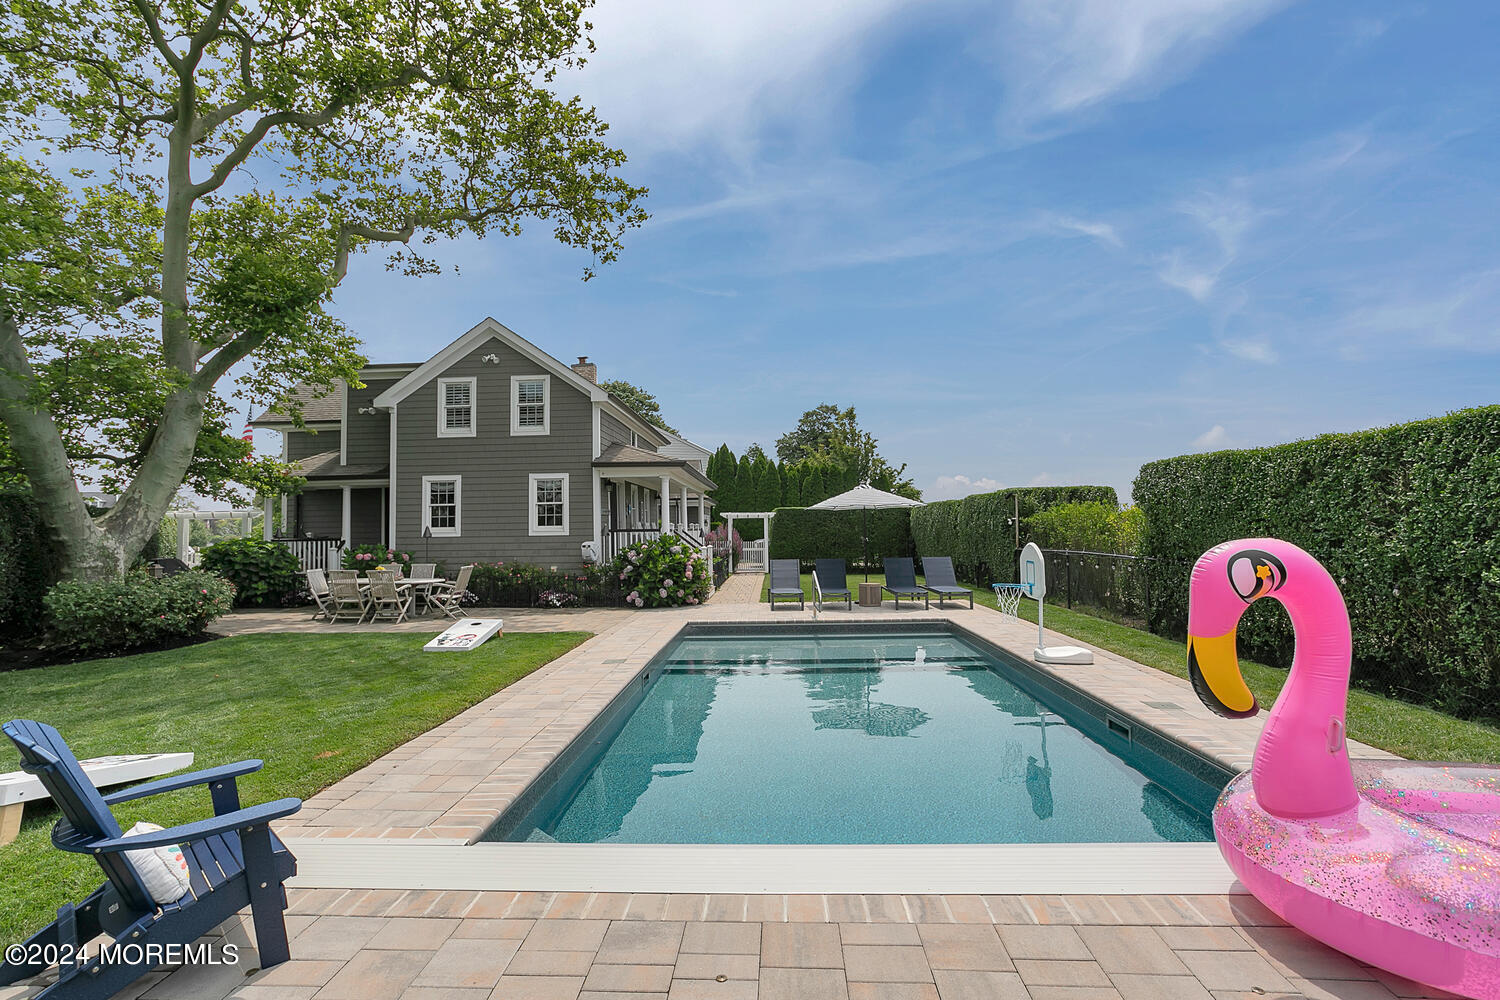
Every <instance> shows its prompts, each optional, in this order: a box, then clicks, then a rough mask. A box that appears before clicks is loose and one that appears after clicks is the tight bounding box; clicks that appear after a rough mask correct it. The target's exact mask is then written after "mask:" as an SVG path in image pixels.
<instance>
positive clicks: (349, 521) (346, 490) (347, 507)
mask: <svg viewBox="0 0 1500 1000" xmlns="http://www.w3.org/2000/svg"><path fill="white" fill-rule="evenodd" d="M343 492H344V521H343V528H342V529H341V530H342V531H343V537H344V544H345V545H347V546H350V547H352V546H353V544H354V542H353V539H351V538H350V537H349V529H350V525H351V524H352V523H353V518H352V517H350V504H349V487H347V486H345V487H344V488H343Z"/></svg>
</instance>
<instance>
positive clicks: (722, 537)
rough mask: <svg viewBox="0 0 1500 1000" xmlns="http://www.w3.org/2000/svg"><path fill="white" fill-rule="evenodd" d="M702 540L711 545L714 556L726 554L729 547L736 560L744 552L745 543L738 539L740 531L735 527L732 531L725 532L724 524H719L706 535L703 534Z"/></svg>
mask: <svg viewBox="0 0 1500 1000" xmlns="http://www.w3.org/2000/svg"><path fill="white" fill-rule="evenodd" d="M703 540H704V541H705V542H707V543H708V544H709V545H712V546H713V550H714V554H715V555H716V556H720V557H723V556H727V555H728V554H729V550H730V549H731V548H733V549H734V558H735V559H736V560H738V559H739V558H740V556H742V555H744V554H745V543H744V542H743V541H742V540H741V539H740V532H739V529H737V528H736V529H735V530H734V531H733V532H731V533H728V534H726V533H725V531H724V526H723V525H722V524H721V525H719V526H718V527H717V528H714V529H713V530H712V531H710V532H709V533H708V534H707V535H704V536H703Z"/></svg>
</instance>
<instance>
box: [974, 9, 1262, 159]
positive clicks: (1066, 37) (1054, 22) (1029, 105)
mask: <svg viewBox="0 0 1500 1000" xmlns="http://www.w3.org/2000/svg"><path fill="white" fill-rule="evenodd" d="M1284 6H1286V0H1012V2H1011V4H1010V5H1009V9H1008V16H1006V17H1005V18H1004V19H1003V23H1002V24H1001V26H1000V28H999V30H998V32H997V35H996V39H997V44H998V47H999V48H1000V49H1001V52H1000V53H999V56H998V58H997V62H999V64H1000V67H1001V70H1000V71H1001V73H1002V75H1003V78H1004V79H1005V82H1006V85H1007V105H1008V106H1007V111H1006V118H1007V119H1008V124H1009V125H1010V126H1011V127H1012V128H1013V129H1014V130H1016V131H1018V132H1022V133H1027V132H1037V131H1045V130H1046V129H1047V128H1048V127H1056V125H1057V120H1058V118H1059V117H1061V116H1065V115H1069V114H1073V113H1076V112H1080V111H1084V110H1087V109H1089V108H1092V107H1095V106H1098V105H1100V104H1103V103H1105V102H1107V101H1110V100H1114V99H1119V98H1121V97H1140V96H1145V95H1149V94H1151V93H1154V92H1155V91H1157V90H1159V89H1160V88H1161V87H1162V86H1164V85H1166V84H1168V83H1171V82H1175V81H1176V80H1179V79H1181V78H1182V77H1184V76H1186V75H1187V74H1188V73H1190V72H1191V71H1192V70H1193V69H1194V68H1195V67H1196V66H1197V64H1198V63H1199V62H1200V61H1201V60H1202V59H1203V58H1204V57H1205V56H1206V55H1208V54H1209V53H1210V52H1212V51H1213V50H1214V49H1215V48H1217V47H1218V46H1219V45H1221V44H1223V43H1224V41H1225V40H1226V39H1228V38H1230V37H1231V36H1233V35H1234V34H1237V33H1238V32H1241V31H1244V30H1245V29H1247V28H1249V27H1250V26H1251V25H1254V24H1255V23H1257V22H1259V21H1261V20H1263V19H1264V18H1266V17H1267V16H1269V15H1270V14H1272V13H1273V12H1275V11H1276V10H1278V9H1280V8H1281V7H1284Z"/></svg>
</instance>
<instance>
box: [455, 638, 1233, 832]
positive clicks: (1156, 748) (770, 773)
mask: <svg viewBox="0 0 1500 1000" xmlns="http://www.w3.org/2000/svg"><path fill="white" fill-rule="evenodd" d="M1229 777H1230V774H1229V773H1227V772H1223V771H1222V770H1220V769H1218V768H1216V767H1214V766H1212V765H1210V764H1208V763H1207V762H1206V761H1204V760H1203V759H1202V758H1198V757H1196V756H1195V755H1193V754H1191V753H1190V752H1189V751H1187V750H1185V749H1184V748H1181V747H1178V746H1177V745H1176V744H1173V743H1170V741H1166V740H1164V739H1162V738H1161V737H1159V736H1157V735H1156V734H1154V733H1151V732H1149V731H1147V730H1144V729H1142V728H1141V727H1139V726H1138V725H1135V724H1130V723H1127V722H1125V721H1123V720H1120V719H1117V718H1114V717H1112V716H1111V715H1110V714H1109V712H1108V711H1107V708H1106V707H1105V706H1101V705H1099V704H1098V703H1096V702H1093V701H1092V700H1091V699H1088V698H1087V696H1084V695H1082V694H1081V693H1079V692H1077V691H1076V689H1073V688H1070V687H1067V686H1066V685H1060V684H1058V683H1057V681H1056V680H1055V679H1053V678H1050V677H1048V676H1047V675H1046V674H1045V673H1044V672H1042V671H1039V670H1036V669H1035V668H1033V667H1032V666H1031V665H1029V664H1026V663H1025V662H1023V661H1020V660H1018V659H1016V658H1014V657H1012V656H1010V655H1009V654H1008V653H1006V652H1005V651H1003V650H1001V649H999V648H997V647H994V646H991V645H989V644H988V643H985V642H983V641H982V640H979V639H978V638H977V637H975V636H973V635H971V634H968V633H966V632H963V631H962V630H961V629H958V628H956V627H948V626H941V625H923V626H909V627H904V628H903V627H895V628H893V627H890V626H884V625H882V626H878V627H874V626H845V627H837V626H829V625H816V626H810V627H809V626H804V625H795V626H759V627H757V626H736V627H733V628H726V627H713V626H690V627H689V628H688V629H685V630H684V632H683V633H682V634H681V635H680V636H679V637H678V638H677V639H676V640H675V641H674V642H672V643H671V644H670V645H669V646H668V647H667V648H666V649H664V650H663V651H662V653H661V654H659V655H658V656H657V657H656V658H654V659H653V661H652V663H651V664H650V665H648V666H647V667H646V669H645V670H643V671H642V674H641V676H640V678H638V679H637V681H635V682H634V683H633V684H632V685H631V686H630V687H629V688H627V690H626V691H625V692H624V693H622V695H621V696H620V697H619V698H617V699H616V700H615V702H614V703H612V704H611V705H610V707H609V708H608V709H606V710H605V711H604V712H603V713H601V715H600V716H599V718H598V719H596V720H595V722H594V723H593V724H592V725H591V726H590V727H589V728H588V729H587V730H585V732H584V733H583V734H582V735H580V736H579V738H578V739H576V740H575V741H574V743H573V744H572V745H571V746H569V747H568V749H567V750H566V751H564V753H563V754H562V755H561V756H560V757H559V758H558V759H557V760H556V761H554V762H553V764H552V765H551V766H550V767H549V768H548V769H547V770H546V771H545V772H544V773H543V774H542V775H541V777H540V778H539V779H538V780H537V781H536V782H534V783H533V785H532V786H531V788H529V789H528V790H527V792H526V794H525V795H523V796H522V797H521V799H519V800H518V801H517V802H516V803H515V804H514V805H513V806H512V807H511V808H510V809H508V810H507V811H506V812H505V813H504V814H503V815H502V816H500V818H499V819H498V820H497V821H496V822H495V824H494V825H493V826H492V827H491V828H490V830H489V831H487V832H486V834H485V835H484V836H483V837H482V838H481V839H482V840H503V841H560V842H567V843H604V842H616V843H637V844H653V843H654V844H666V843H685V844H686V843H693V844H735V843H741V844H943V843H952V844H957V843H1126V842H1152V841H1156V842H1160V841H1175V842H1184V841H1207V840H1211V839H1213V828H1212V824H1211V821H1210V819H1209V815H1210V811H1211V809H1212V807H1213V802H1214V799H1215V797H1216V796H1217V794H1218V792H1219V790H1220V789H1221V788H1222V787H1223V785H1224V783H1225V782H1227V780H1228V779H1229Z"/></svg>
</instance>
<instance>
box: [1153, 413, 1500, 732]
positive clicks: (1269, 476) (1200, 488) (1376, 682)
mask: <svg viewBox="0 0 1500 1000" xmlns="http://www.w3.org/2000/svg"><path fill="white" fill-rule="evenodd" d="M1135 500H1136V502H1137V503H1138V504H1140V506H1141V507H1142V508H1143V509H1144V510H1145V512H1146V530H1145V541H1144V550H1145V554H1147V555H1150V556H1156V557H1158V558H1159V559H1161V560H1163V562H1162V563H1153V564H1152V570H1151V573H1152V579H1151V595H1152V596H1151V604H1152V609H1151V623H1150V624H1151V627H1152V630H1153V631H1156V632H1159V633H1161V634H1163V635H1170V636H1175V637H1179V638H1180V637H1181V636H1182V635H1183V634H1184V629H1185V627H1186V623H1187V601H1188V590H1187V574H1188V571H1189V569H1190V567H1191V565H1192V563H1193V562H1194V561H1195V560H1196V559H1197V558H1198V556H1200V555H1201V554H1203V552H1205V551H1206V550H1208V549H1210V548H1212V547H1213V546H1215V545H1218V544H1220V543H1222V542H1225V541H1228V540H1230V539H1235V538H1245V537H1255V536H1270V537H1275V538H1282V539H1285V540H1286V541H1289V542H1292V543H1294V544H1296V545H1300V546H1302V547H1303V548H1304V549H1306V550H1307V551H1308V552H1310V553H1312V554H1313V555H1314V556H1316V557H1317V558H1318V559H1319V560H1321V561H1322V562H1323V564H1324V565H1325V566H1327V567H1328V569H1329V572H1331V573H1332V574H1333V577H1334V579H1336V580H1338V581H1339V583H1340V586H1341V587H1342V589H1343V592H1344V600H1345V602H1346V603H1347V604H1348V607H1349V617H1350V621H1351V624H1352V626H1353V631H1354V679H1355V683H1357V684H1358V685H1359V686H1361V687H1364V688H1367V689H1370V690H1373V691H1378V692H1381V693H1386V694H1393V695H1397V696H1399V697H1402V698H1405V699H1407V700H1416V701H1420V702H1423V703H1426V704H1430V705H1432V706H1434V707H1436V708H1439V709H1442V710H1443V711H1446V712H1449V713H1452V714H1457V715H1468V716H1475V717H1489V718H1495V717H1497V716H1500V708H1497V706H1500V406H1489V407H1484V408H1482V409H1473V410H1463V411H1460V412H1457V413H1453V414H1450V415H1449V416H1446V417H1441V418H1438V419H1435V420H1423V421H1418V422H1416V423H1410V424H1402V425H1399V426H1396V427H1387V428H1382V429H1378V430H1370V431H1361V432H1358V433H1354V434H1328V435H1324V436H1322V437H1317V438H1313V439H1311V440H1308V441H1297V442H1293V443H1291V444H1285V445H1279V446H1277V447H1274V448H1259V449H1254V450H1248V451H1221V452H1216V453H1213V454H1209V455H1187V456H1183V457H1181V458H1171V459H1164V460H1162V461H1158V462H1152V463H1150V464H1148V465H1145V466H1143V467H1142V468H1141V471H1140V474H1139V476H1138V477H1137V478H1136V481H1135ZM1239 640H1240V646H1241V649H1242V651H1243V653H1244V655H1246V656H1249V657H1252V658H1255V659H1258V660H1261V661H1262V662H1265V663H1271V664H1277V665H1281V666H1286V665H1288V664H1290V662H1291V657H1292V645H1293V636H1292V630H1291V623H1290V622H1289V621H1288V619H1287V617H1286V614H1285V613H1284V612H1283V611H1282V610H1281V608H1280V606H1279V605H1278V604H1276V602H1274V601H1260V602H1257V603H1256V605H1255V606H1254V607H1252V608H1251V609H1250V611H1249V612H1248V613H1246V615H1245V617H1244V619H1243V620H1242V622H1241V624H1240V628H1239Z"/></svg>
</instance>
